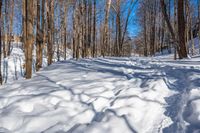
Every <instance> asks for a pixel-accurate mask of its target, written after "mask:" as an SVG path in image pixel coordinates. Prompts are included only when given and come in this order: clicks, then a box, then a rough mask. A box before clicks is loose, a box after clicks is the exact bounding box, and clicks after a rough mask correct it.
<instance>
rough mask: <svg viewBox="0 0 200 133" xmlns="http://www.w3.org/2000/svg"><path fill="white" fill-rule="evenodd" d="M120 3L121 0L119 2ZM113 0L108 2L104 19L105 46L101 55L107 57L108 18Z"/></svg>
mask: <svg viewBox="0 0 200 133" xmlns="http://www.w3.org/2000/svg"><path fill="white" fill-rule="evenodd" d="M117 1H118V2H119V0H117ZM110 5H111V0H107V3H106V8H105V19H104V30H103V46H102V49H101V54H102V55H103V56H105V50H106V46H108V18H109V12H110Z"/></svg>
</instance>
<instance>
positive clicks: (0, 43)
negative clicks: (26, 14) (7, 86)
mask: <svg viewBox="0 0 200 133" xmlns="http://www.w3.org/2000/svg"><path fill="white" fill-rule="evenodd" d="M1 9H2V0H0V84H1V85H2V82H3V79H2V73H1V56H2V50H1V48H2V40H1V39H2V37H1V36H2V34H1V30H2V14H1V13H2V12H1Z"/></svg>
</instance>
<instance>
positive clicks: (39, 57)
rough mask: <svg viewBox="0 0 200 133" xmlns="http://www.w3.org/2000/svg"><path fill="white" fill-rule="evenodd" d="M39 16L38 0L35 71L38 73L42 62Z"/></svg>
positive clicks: (38, 2)
mask: <svg viewBox="0 0 200 133" xmlns="http://www.w3.org/2000/svg"><path fill="white" fill-rule="evenodd" d="M43 1H44V0H43ZM42 13H43V12H42ZM40 14H41V13H40V0H37V35H36V71H39V69H40V68H41V67H42V64H41V60H42V39H43V38H42V28H41V16H40Z"/></svg>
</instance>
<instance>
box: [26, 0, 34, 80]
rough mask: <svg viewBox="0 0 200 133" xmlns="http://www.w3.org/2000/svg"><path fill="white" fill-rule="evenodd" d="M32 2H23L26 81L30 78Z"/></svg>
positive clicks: (28, 0)
mask: <svg viewBox="0 0 200 133" xmlns="http://www.w3.org/2000/svg"><path fill="white" fill-rule="evenodd" d="M33 2H34V0H25V5H26V6H25V9H26V10H25V11H26V12H25V14H26V15H25V16H26V19H25V20H26V24H25V25H26V26H25V27H24V28H25V30H26V35H25V36H26V41H25V62H26V63H25V64H26V65H25V68H26V74H25V77H26V79H29V78H31V76H32V50H33Z"/></svg>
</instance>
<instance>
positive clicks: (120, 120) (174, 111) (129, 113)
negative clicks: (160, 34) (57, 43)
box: [0, 57, 200, 133]
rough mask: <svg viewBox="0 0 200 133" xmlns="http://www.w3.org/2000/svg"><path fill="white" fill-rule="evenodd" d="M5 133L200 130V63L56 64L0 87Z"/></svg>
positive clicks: (172, 132) (142, 60)
mask: <svg viewBox="0 0 200 133" xmlns="http://www.w3.org/2000/svg"><path fill="white" fill-rule="evenodd" d="M0 132H5V133H10V132H11V133H39V132H44V133H54V132H59V133H61V132H67V133H122V132H123V133H132V132H139V133H159V132H165V133H182V132H200V58H199V57H196V58H195V59H188V60H182V61H173V60H172V59H169V58H168V59H167V58H166V59H164V60H163V59H161V58H140V57H131V58H97V59H81V60H78V61H76V60H73V59H70V60H67V61H62V62H57V63H54V64H53V65H51V66H49V67H46V68H44V69H43V70H41V71H40V72H37V73H35V74H34V76H33V78H32V79H30V80H24V79H20V80H18V81H16V82H14V83H12V84H6V85H4V86H2V87H1V88H0Z"/></svg>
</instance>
